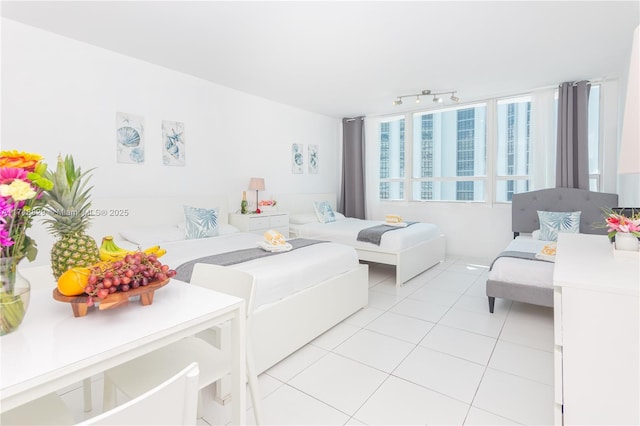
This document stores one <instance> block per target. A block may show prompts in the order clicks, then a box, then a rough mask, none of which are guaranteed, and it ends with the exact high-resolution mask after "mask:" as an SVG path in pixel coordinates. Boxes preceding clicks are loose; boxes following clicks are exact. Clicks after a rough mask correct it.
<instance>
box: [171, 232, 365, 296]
mask: <svg viewBox="0 0 640 426" xmlns="http://www.w3.org/2000/svg"><path fill="white" fill-rule="evenodd" d="M262 240H263V237H262V236H261V235H256V234H249V233H244V232H241V233H235V234H229V235H222V236H219V237H212V238H202V239H196V240H183V241H176V242H171V243H163V244H162V247H164V248H165V249H167V254H166V255H164V256H163V257H162V258H161V260H162V262H163V263H165V264H167V265H169V266H170V267H171V268H173V269H175V268H177V267H178V266H180V265H181V264H183V263H185V262H187V261H189V260H193V259H197V258H201V257H205V256H209V255H212V254H218V253H224V252H229V251H234V250H241V249H246V248H255V247H257V244H258V242H260V241H262ZM357 265H358V256H357V254H356V252H355V250H354V249H353V248H352V247H348V246H345V245H342V244H335V243H321V244H314V245H311V246H307V247H302V248H299V249H295V250H291V251H289V252H286V253H280V254H277V255H273V256H267V257H263V258H260V259H254V260H251V261H249V262H244V263H239V264H236V265H231V266H229V267H230V268H236V269H240V270H243V271H246V272H249V273H251V274H253V275H254V276H255V278H256V294H255V302H254V303H255V307H258V306H261V305H264V304H268V303H273V302H276V301H278V300H280V299H282V298H284V297H286V296H288V295H290V294H293V293H295V292H298V291H300V290H303V289H305V288H307V287H311V286H313V285H315V284H317V283H319V282H322V281H325V280H327V279H328V278H331V277H333V276H336V275H338V274H341V273H344V272H347V271H349V270H351V269H353V268H355V267H356V266H357Z"/></svg>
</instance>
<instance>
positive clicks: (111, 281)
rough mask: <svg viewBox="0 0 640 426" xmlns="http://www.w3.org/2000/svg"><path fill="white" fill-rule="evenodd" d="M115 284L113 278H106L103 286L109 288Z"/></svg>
mask: <svg viewBox="0 0 640 426" xmlns="http://www.w3.org/2000/svg"><path fill="white" fill-rule="evenodd" d="M112 285H113V280H112V279H111V278H105V279H103V280H102V286H103V287H104V288H109V287H111V286H112Z"/></svg>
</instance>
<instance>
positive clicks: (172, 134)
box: [162, 120, 185, 166]
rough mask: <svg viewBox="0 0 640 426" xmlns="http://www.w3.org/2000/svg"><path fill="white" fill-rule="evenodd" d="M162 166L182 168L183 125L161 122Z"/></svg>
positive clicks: (183, 150)
mask: <svg viewBox="0 0 640 426" xmlns="http://www.w3.org/2000/svg"><path fill="white" fill-rule="evenodd" d="M162 164H164V165H165V166H184V164H185V135H184V123H180V122H178V121H166V120H163V121H162Z"/></svg>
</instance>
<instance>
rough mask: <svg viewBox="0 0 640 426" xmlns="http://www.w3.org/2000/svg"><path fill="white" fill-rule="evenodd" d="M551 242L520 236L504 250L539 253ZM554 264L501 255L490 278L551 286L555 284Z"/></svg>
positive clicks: (490, 273)
mask: <svg viewBox="0 0 640 426" xmlns="http://www.w3.org/2000/svg"><path fill="white" fill-rule="evenodd" d="M549 243H550V241H543V240H535V239H533V238H530V237H520V236H519V237H516V238H515V239H514V240H512V241H511V242H510V243H509V245H508V246H507V247H506V248H505V249H504V251H523V252H528V253H538V252H540V250H542V248H543V247H544V246H545V245H547V244H549ZM553 266H554V263H552V262H544V261H538V260H527V259H517V258H513V257H501V258H499V259H497V260H496V261H495V263H494V264H493V268H492V269H491V271H489V279H490V280H494V281H503V282H511V283H516V284H524V285H532V286H536V287H546V288H551V287H552V286H553Z"/></svg>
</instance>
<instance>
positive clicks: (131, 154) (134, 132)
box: [116, 112, 144, 164]
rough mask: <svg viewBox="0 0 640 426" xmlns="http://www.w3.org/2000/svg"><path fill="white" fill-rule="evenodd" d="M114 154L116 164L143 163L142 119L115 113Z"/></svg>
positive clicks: (136, 116)
mask: <svg viewBox="0 0 640 426" xmlns="http://www.w3.org/2000/svg"><path fill="white" fill-rule="evenodd" d="M116 152H117V160H118V163H131V164H142V163H144V118H143V117H141V116H138V115H133V114H127V113H124V112H118V113H116Z"/></svg>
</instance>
